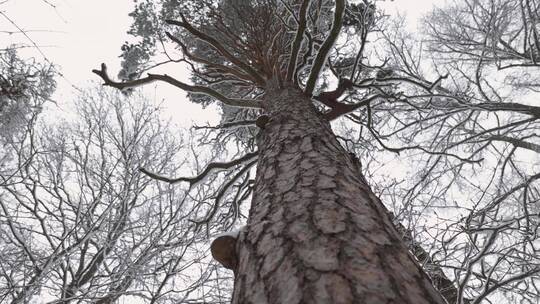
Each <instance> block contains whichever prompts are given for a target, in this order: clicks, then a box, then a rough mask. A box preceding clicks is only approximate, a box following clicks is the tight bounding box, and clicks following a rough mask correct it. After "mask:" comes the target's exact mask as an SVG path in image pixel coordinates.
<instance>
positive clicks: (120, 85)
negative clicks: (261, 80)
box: [92, 63, 262, 109]
mask: <svg viewBox="0 0 540 304" xmlns="http://www.w3.org/2000/svg"><path fill="white" fill-rule="evenodd" d="M92 72H93V73H95V74H97V75H98V76H99V77H101V78H102V79H103V81H105V83H104V85H106V86H111V87H113V88H117V89H120V90H123V89H127V88H133V87H137V86H140V85H145V84H148V83H151V82H154V81H156V80H160V81H163V82H167V83H169V84H171V85H173V86H175V87H178V88H180V89H182V90H184V91H188V92H192V93H200V94H204V95H208V96H210V97H213V98H215V99H217V100H219V101H221V102H223V103H224V104H226V105H228V106H231V107H241V108H256V109H257V108H261V107H262V106H261V105H260V103H259V102H258V101H255V100H251V99H235V98H228V97H225V96H223V95H222V94H221V93H218V92H216V91H214V90H212V89H210V88H208V87H205V86H197V85H189V84H186V83H183V82H180V81H178V80H176V79H174V78H172V77H171V76H168V75H157V74H148V76H146V77H144V78H140V79H137V80H133V81H126V82H116V81H113V80H112V79H111V78H110V77H109V75H108V74H107V66H106V65H105V64H104V63H102V64H101V70H92Z"/></svg>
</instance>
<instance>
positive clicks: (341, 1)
mask: <svg viewBox="0 0 540 304" xmlns="http://www.w3.org/2000/svg"><path fill="white" fill-rule="evenodd" d="M335 10H336V11H335V13H334V22H333V23H332V29H331V30H330V33H329V34H328V37H326V40H324V43H323V44H322V45H321V48H320V49H319V52H318V53H317V57H316V58H315V60H314V62H313V65H312V66H311V72H310V74H309V78H308V80H307V82H306V88H305V89H304V92H305V93H306V94H308V95H311V94H312V93H313V89H315V84H316V83H317V79H318V78H319V73H320V72H321V70H322V68H323V66H324V64H325V63H326V58H327V57H328V54H329V53H330V49H331V48H332V46H333V45H334V43H335V42H336V40H337V38H338V36H339V32H340V30H341V26H342V25H343V12H344V11H345V0H336V8H335Z"/></svg>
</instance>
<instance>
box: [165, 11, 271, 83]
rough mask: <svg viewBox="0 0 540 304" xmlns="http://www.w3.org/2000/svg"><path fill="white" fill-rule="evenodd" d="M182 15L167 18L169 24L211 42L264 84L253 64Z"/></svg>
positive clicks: (258, 81) (234, 62)
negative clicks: (242, 59)
mask: <svg viewBox="0 0 540 304" xmlns="http://www.w3.org/2000/svg"><path fill="white" fill-rule="evenodd" d="M180 17H181V18H182V21H176V20H165V22H166V23H167V24H170V25H176V26H181V27H183V28H185V29H186V30H187V31H188V32H190V33H191V34H192V35H194V36H195V37H197V38H199V39H201V40H203V41H204V42H206V43H208V44H210V45H211V46H212V47H214V48H215V49H216V50H217V51H218V52H219V53H220V54H221V55H223V57H225V58H226V59H227V60H229V61H230V62H231V63H233V64H234V65H236V66H237V67H239V68H240V69H242V70H243V71H245V72H246V73H248V74H249V75H250V76H251V77H252V78H253V81H254V82H255V83H257V84H261V85H262V84H264V83H265V80H264V78H263V77H262V76H261V75H259V73H257V71H255V70H254V69H253V68H252V67H251V66H249V65H248V64H245V63H244V62H242V61H241V60H240V59H238V58H236V57H235V56H234V55H233V54H231V53H230V52H229V51H228V50H227V49H226V48H225V47H224V46H223V45H222V44H221V43H219V41H218V40H217V39H215V38H214V37H212V36H210V35H207V34H205V33H203V32H201V31H199V30H197V29H196V28H194V27H193V26H192V25H191V24H190V23H189V22H187V20H186V18H185V17H184V15H182V14H180Z"/></svg>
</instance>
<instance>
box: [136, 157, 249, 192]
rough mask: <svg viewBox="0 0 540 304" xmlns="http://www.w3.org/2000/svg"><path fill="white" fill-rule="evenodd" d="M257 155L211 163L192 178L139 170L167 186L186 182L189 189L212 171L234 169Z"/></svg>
mask: <svg viewBox="0 0 540 304" xmlns="http://www.w3.org/2000/svg"><path fill="white" fill-rule="evenodd" d="M258 154H259V152H257V151H256V152H251V153H248V154H246V155H244V156H242V157H240V158H237V159H235V160H232V161H229V162H213V163H210V164H209V165H208V166H207V167H206V168H205V169H204V170H203V172H201V173H199V174H198V175H197V176H194V177H177V178H169V177H165V176H161V175H159V174H156V173H153V172H150V171H148V170H146V169H145V168H140V169H139V170H140V171H141V172H142V173H144V174H146V175H148V176H149V177H151V178H153V179H157V180H160V181H164V182H167V183H169V184H176V183H179V182H188V183H189V186H190V187H191V186H193V185H194V184H196V183H198V182H200V181H201V180H203V179H204V178H205V177H206V176H207V175H208V174H209V173H210V172H212V171H214V170H217V169H229V168H232V167H234V166H236V165H239V164H242V163H245V162H247V161H250V160H252V159H253V158H255V157H257V155H258Z"/></svg>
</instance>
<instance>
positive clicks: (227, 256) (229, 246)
mask: <svg viewBox="0 0 540 304" xmlns="http://www.w3.org/2000/svg"><path fill="white" fill-rule="evenodd" d="M210 251H211V252H212V257H213V258H214V259H215V260H216V261H218V262H219V263H220V264H221V265H223V267H225V268H227V269H232V270H233V271H234V270H235V269H236V265H237V264H238V258H237V256H236V237H234V236H232V235H221V236H218V237H217V238H215V239H214V240H213V241H212V244H211V245H210Z"/></svg>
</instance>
